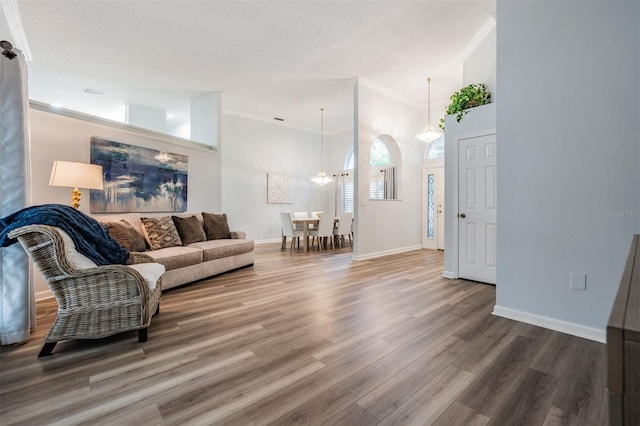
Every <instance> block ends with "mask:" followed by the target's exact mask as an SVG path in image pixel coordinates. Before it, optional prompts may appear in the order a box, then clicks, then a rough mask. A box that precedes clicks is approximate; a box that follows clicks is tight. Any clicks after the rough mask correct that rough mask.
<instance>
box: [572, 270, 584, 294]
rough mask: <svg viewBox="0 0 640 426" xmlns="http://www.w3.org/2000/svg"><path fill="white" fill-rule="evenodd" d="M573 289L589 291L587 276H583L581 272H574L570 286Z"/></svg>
mask: <svg viewBox="0 0 640 426" xmlns="http://www.w3.org/2000/svg"><path fill="white" fill-rule="evenodd" d="M569 285H570V286H571V288H575V289H576V290H586V289H587V274H583V273H580V272H572V273H571V282H570V284H569Z"/></svg>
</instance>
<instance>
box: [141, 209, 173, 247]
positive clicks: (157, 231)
mask: <svg viewBox="0 0 640 426" xmlns="http://www.w3.org/2000/svg"><path fill="white" fill-rule="evenodd" d="M140 220H141V221H142V226H143V230H144V236H145V238H146V239H147V243H149V247H151V250H158V249H161V248H166V247H174V246H181V245H182V241H181V240H180V235H178V230H177V229H176V226H175V225H174V224H173V221H172V220H171V218H170V217H169V216H165V217H143V218H140Z"/></svg>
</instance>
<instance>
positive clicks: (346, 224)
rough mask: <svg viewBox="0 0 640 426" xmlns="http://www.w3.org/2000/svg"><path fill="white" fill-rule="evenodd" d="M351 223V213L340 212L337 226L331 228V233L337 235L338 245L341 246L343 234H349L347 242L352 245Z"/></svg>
mask: <svg viewBox="0 0 640 426" xmlns="http://www.w3.org/2000/svg"><path fill="white" fill-rule="evenodd" d="M352 223H353V213H351V212H349V213H340V219H339V221H338V227H337V228H334V229H333V235H335V236H336V237H338V241H339V243H340V247H342V241H344V237H345V235H347V236H349V244H350V245H351V247H353V240H352V239H351V231H352Z"/></svg>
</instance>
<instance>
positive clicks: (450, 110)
mask: <svg viewBox="0 0 640 426" xmlns="http://www.w3.org/2000/svg"><path fill="white" fill-rule="evenodd" d="M450 99H451V103H450V104H449V106H448V107H447V110H446V111H445V113H446V114H455V115H456V121H457V122H458V123H459V122H460V120H462V116H463V115H465V114H466V113H467V112H469V111H468V110H469V108H474V107H477V106H480V105H485V104H488V103H490V102H491V93H489V90H487V85H486V84H470V85H468V86H465V87H463V88H462V89H460V91H458V92H455V93H454V94H453V95H451V98H450ZM438 126H439V127H440V128H441V129H442V130H443V131H444V118H441V119H440V124H439V125H438Z"/></svg>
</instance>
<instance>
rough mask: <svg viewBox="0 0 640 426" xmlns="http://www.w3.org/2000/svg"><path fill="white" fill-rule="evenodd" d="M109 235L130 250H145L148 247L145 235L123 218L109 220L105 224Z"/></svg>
mask: <svg viewBox="0 0 640 426" xmlns="http://www.w3.org/2000/svg"><path fill="white" fill-rule="evenodd" d="M104 226H106V227H107V231H109V235H111V237H113V239H114V240H116V241H117V242H118V244H120V246H122V248H124V249H127V250H129V251H145V250H146V248H147V245H146V243H145V242H144V237H143V236H142V235H141V234H140V233H139V232H138V231H136V230H135V229H134V228H133V226H131V224H130V223H129V222H127V221H126V220H124V219H121V220H120V222H107V223H105V224H104Z"/></svg>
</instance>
